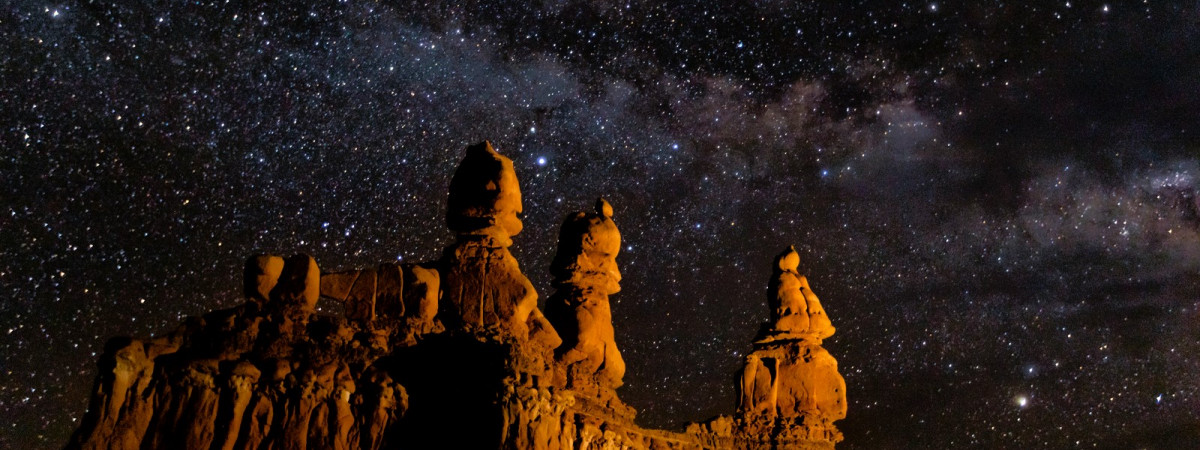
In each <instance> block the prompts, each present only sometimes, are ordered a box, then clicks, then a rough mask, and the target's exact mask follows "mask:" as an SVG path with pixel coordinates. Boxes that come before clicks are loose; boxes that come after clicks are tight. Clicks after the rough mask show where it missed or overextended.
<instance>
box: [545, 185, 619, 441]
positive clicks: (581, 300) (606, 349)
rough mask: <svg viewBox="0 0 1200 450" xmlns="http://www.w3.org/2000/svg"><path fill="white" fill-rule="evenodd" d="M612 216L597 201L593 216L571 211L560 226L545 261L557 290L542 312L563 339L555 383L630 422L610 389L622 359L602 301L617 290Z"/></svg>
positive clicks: (606, 305)
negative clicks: (551, 257)
mask: <svg viewBox="0 0 1200 450" xmlns="http://www.w3.org/2000/svg"><path fill="white" fill-rule="evenodd" d="M612 215H613V209H612V205H609V204H608V202H607V201H605V200H604V199H599V200H597V201H596V212H595V213H592V214H588V213H584V212H579V213H575V214H573V215H570V216H568V217H567V220H566V221H565V222H563V226H562V231H561V232H560V233H559V236H558V251H557V253H555V256H554V261H553V262H551V263H550V273H551V274H552V275H553V276H554V287H555V288H556V289H557V291H556V292H555V294H554V295H553V296H551V297H550V299H549V300H547V301H546V313H547V315H548V316H549V318H550V323H551V324H552V325H553V326H554V328H555V329H556V330H558V332H559V333H560V335H561V337H562V340H563V343H562V345H561V346H559V347H558V349H557V350H556V351H555V361H557V362H558V364H557V366H556V367H555V379H556V382H557V383H558V384H561V385H563V386H565V387H566V388H567V389H571V390H574V391H576V392H579V393H582V394H586V395H587V396H588V397H589V398H596V399H599V400H600V401H601V402H602V403H604V404H605V405H606V407H607V408H608V409H610V410H612V411H614V412H615V413H616V414H618V415H620V416H623V417H627V418H629V419H632V418H633V411H632V409H630V408H628V407H626V406H624V405H623V404H621V403H620V400H619V399H618V398H617V396H616V391H615V390H616V388H617V387H619V386H621V379H622V378H623V377H624V376H625V361H624V360H623V359H621V352H620V351H618V350H617V343H616V336H615V332H614V331H613V325H612V307H611V306H610V305H609V301H608V296H609V295H610V294H615V293H617V292H618V291H620V290H621V285H620V281H621V271H620V270H618V269H617V253H618V252H620V250H621V233H620V232H619V231H617V226H616V224H614V223H613V220H612Z"/></svg>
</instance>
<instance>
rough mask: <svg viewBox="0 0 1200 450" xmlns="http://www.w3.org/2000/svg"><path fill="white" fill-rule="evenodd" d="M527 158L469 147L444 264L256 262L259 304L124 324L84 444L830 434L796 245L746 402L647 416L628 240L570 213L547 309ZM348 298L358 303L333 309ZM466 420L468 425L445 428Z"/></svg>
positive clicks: (818, 316)
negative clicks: (623, 311) (531, 218)
mask: <svg viewBox="0 0 1200 450" xmlns="http://www.w3.org/2000/svg"><path fill="white" fill-rule="evenodd" d="M521 212H522V206H521V192H520V189H519V185H518V183H517V178H516V173H515V172H514V171H513V166H512V161H511V160H509V159H508V158H506V157H504V156H503V155H500V154H499V153H497V152H496V151H495V149H493V148H492V146H491V144H489V143H486V142H485V143H482V144H478V145H474V146H471V147H469V148H468V149H467V155H466V157H465V158H464V160H463V162H462V164H461V165H460V166H459V169H458V170H457V171H456V172H455V175H454V178H453V180H452V181H451V186H450V204H449V208H448V212H447V224H448V225H449V227H450V229H451V230H452V231H454V233H455V235H456V240H455V242H454V243H453V244H451V245H450V246H448V247H447V248H446V250H445V252H444V253H443V255H442V257H441V259H439V260H436V261H429V262H425V263H421V264H395V263H384V264H380V265H378V266H375V267H371V268H365V269H352V270H339V271H332V272H322V271H321V269H320V268H319V267H318V266H317V262H316V260H315V259H313V258H312V257H310V256H308V255H295V256H292V257H288V258H283V257H280V256H274V255H256V256H252V257H250V258H249V259H248V260H247V261H246V266H245V268H244V274H245V286H244V291H245V295H246V299H247V301H246V302H245V303H243V304H242V305H240V306H237V307H235V308H231V309H227V310H218V311H213V312H210V313H208V314H205V315H203V316H201V317H192V318H188V319H187V320H185V321H184V323H182V324H181V325H180V326H179V327H178V328H177V329H176V330H175V331H173V332H171V333H168V334H165V335H163V336H159V337H155V338H149V339H134V338H114V339H112V340H110V341H109V342H108V344H107V345H106V347H105V352H104V354H103V355H102V356H101V358H100V361H99V372H98V375H97V377H96V384H95V389H94V390H93V394H92V398H91V402H90V403H89V407H88V412H87V414H86V415H85V416H84V417H83V419H82V420H81V422H80V427H79V428H78V429H77V430H76V432H75V434H74V435H73V436H72V438H71V441H70V442H69V443H68V444H67V447H68V448H88V449H93V448H95V449H140V448H181V449H234V448H238V449H241V448H248V449H303V448H322V449H324V448H332V449H372V450H374V449H385V448H504V449H526V448H528V449H587V448H634V449H699V448H721V449H725V448H832V446H833V444H834V443H835V442H837V441H838V440H840V439H841V435H840V433H838V432H837V430H836V428H834V427H833V425H832V422H833V421H834V420H837V419H840V418H842V417H844V416H845V412H846V409H845V405H846V402H845V383H844V382H843V381H842V378H841V376H840V375H839V374H838V373H837V362H836V361H835V360H834V359H833V357H832V356H830V355H829V353H828V352H826V351H825V350H824V349H823V348H821V347H820V342H821V339H824V338H826V337H829V336H830V335H832V334H833V327H832V326H831V325H830V323H829V320H828V318H826V317H825V314H824V310H823V309H822V308H821V306H820V304H819V303H818V302H817V299H816V296H815V295H814V294H812V292H811V289H810V288H809V286H808V281H807V280H806V279H805V278H804V276H802V275H800V274H799V273H798V271H797V267H798V266H799V257H798V256H796V254H795V251H794V250H789V251H788V252H784V254H782V255H781V256H780V257H779V258H778V260H777V261H776V270H775V273H774V275H773V278H772V280H771V283H770V287H769V289H768V292H769V295H768V303H769V306H770V309H771V321H770V322H768V323H767V324H764V327H763V331H762V333H761V335H760V339H759V340H758V341H757V342H756V343H755V351H754V352H753V353H751V354H750V355H749V356H748V357H747V360H746V366H745V368H744V370H743V372H742V375H741V377H740V383H739V388H740V390H741V399H740V402H739V404H738V405H737V414H736V415H735V416H734V417H724V416H722V417H718V418H716V419H713V420H711V421H709V422H706V423H704V424H694V425H692V426H691V427H689V431H688V432H687V433H675V432H668V431H661V430H646V429H642V428H640V427H638V426H636V425H635V424H634V423H633V418H634V415H635V411H634V410H633V409H632V408H630V407H629V406H627V405H625V404H624V403H622V402H621V401H620V399H619V398H618V397H617V394H616V388H617V387H619V386H620V385H621V379H622V377H623V375H624V373H625V363H624V361H623V360H622V359H621V355H620V352H619V351H618V350H617V347H616V338H615V336H614V332H613V327H612V314H611V310H610V308H611V306H610V303H609V295H611V294H615V293H617V292H618V291H619V290H620V284H619V283H620V280H621V273H620V271H619V270H618V268H617V264H616V256H617V253H618V252H619V251H620V247H621V235H620V232H619V231H618V230H617V228H616V224H615V223H614V222H613V220H612V217H613V208H612V206H611V205H609V204H608V202H606V201H604V200H603V199H601V200H599V201H598V202H597V204H596V207H595V211H594V212H592V213H583V212H580V213H576V214H573V215H570V216H568V217H567V219H566V221H565V222H564V223H563V227H562V231H561V233H560V236H559V242H558V252H557V254H556V256H555V258H554V261H553V263H552V265H551V267H550V271H551V274H552V275H553V277H554V287H555V293H554V295H553V296H552V297H551V298H550V299H549V300H547V316H548V317H547V316H543V315H542V312H541V311H540V310H539V309H538V307H537V299H538V294H537V292H536V290H535V289H534V288H533V285H532V284H531V283H530V282H529V280H528V278H526V277H525V275H524V274H523V273H522V272H521V268H520V265H519V264H518V263H517V261H516V259H515V258H514V257H513V256H512V254H511V253H509V251H508V247H509V246H510V245H511V244H512V238H513V237H514V236H516V235H517V234H518V233H520V231H521V226H522V225H521V221H520V218H519V217H518V216H519V214H520V213H521ZM320 301H324V302H338V303H340V305H341V306H342V308H341V309H342V310H344V311H345V315H344V316H342V317H334V316H329V315H322V314H318V313H317V312H316V311H317V308H316V306H317V304H318V302H320ZM447 428H452V429H454V430H456V431H459V432H455V433H446V432H445V430H446V429H447Z"/></svg>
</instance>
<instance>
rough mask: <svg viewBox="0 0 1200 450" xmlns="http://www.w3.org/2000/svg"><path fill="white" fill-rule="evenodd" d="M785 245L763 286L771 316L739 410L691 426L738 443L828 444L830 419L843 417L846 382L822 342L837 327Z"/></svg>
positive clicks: (832, 433)
mask: <svg viewBox="0 0 1200 450" xmlns="http://www.w3.org/2000/svg"><path fill="white" fill-rule="evenodd" d="M799 266H800V255H799V254H797V253H796V249H795V248H792V247H789V248H788V249H787V250H785V251H784V252H783V253H781V254H780V255H779V256H778V257H776V258H775V267H774V268H773V269H774V270H773V273H772V275H771V280H770V282H769V283H768V288H767V304H768V305H769V306H770V312H771V320H770V321H769V322H767V323H764V324H763V326H762V330H761V331H760V332H759V336H758V338H757V339H756V340H755V342H754V351H753V352H751V353H750V354H749V355H747V356H746V360H745V365H744V367H743V369H742V374H741V377H740V379H739V385H738V396H739V403H738V410H737V414H736V415H735V416H734V417H733V418H729V417H720V418H717V419H714V420H713V421H710V422H709V423H707V424H698V425H696V426H694V427H692V431H693V432H696V433H699V434H709V435H711V436H719V437H725V436H728V437H727V438H726V439H728V440H730V441H731V442H732V443H733V445H734V446H735V447H738V448H795V449H832V448H833V446H834V444H836V443H838V442H840V441H841V440H842V434H841V432H839V431H838V430H837V427H835V426H834V425H833V422H834V421H837V420H840V419H843V418H845V417H846V382H845V380H844V379H842V375H841V374H839V373H838V370H837V360H836V359H834V358H833V356H832V355H830V354H829V352H828V351H826V350H825V349H824V348H822V347H821V341H822V340H823V339H825V338H827V337H829V336H832V335H833V332H834V328H833V324H832V323H831V322H830V320H829V317H827V316H826V315H825V309H824V308H822V307H821V303H820V302H819V301H818V300H817V296H816V294H814V293H813V292H812V288H811V287H809V285H808V279H807V278H806V277H805V276H804V275H801V274H800V273H799V271H798V269H799Z"/></svg>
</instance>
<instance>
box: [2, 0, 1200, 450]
mask: <svg viewBox="0 0 1200 450" xmlns="http://www.w3.org/2000/svg"><path fill="white" fill-rule="evenodd" d="M211 3H220V5H219V6H214V5H212V4H211ZM664 3H665V2H657V1H631V2H627V3H621V2H617V3H613V2H599V1H593V2H588V1H557V2H556V1H535V2H510V1H488V0H478V1H467V2H456V1H447V2H436V1H435V2H430V3H423V4H408V3H403V2H381V3H379V2H362V1H357V0H348V1H338V2H332V1H316V2H301V1H284V2H240V1H234V2H187V3H183V2H163V1H158V2H132V1H130V2H111V3H102V2H64V3H44V2H37V3H34V2H27V1H23V0H17V1H16V2H15V3H9V4H6V6H4V7H3V8H2V9H0V145H2V148H3V154H2V156H0V336H2V337H0V415H2V416H3V417H5V418H6V420H5V422H6V423H7V424H6V425H3V428H0V447H4V448H46V447H58V446H61V445H63V444H64V443H65V442H66V439H67V437H68V435H69V434H70V432H71V431H72V430H73V429H74V427H75V426H76V423H77V422H76V421H77V420H78V419H79V418H80V417H81V416H82V414H83V412H84V410H85V408H86V404H87V398H88V395H89V391H90V389H91V383H92V380H93V377H94V376H95V371H96V368H95V360H96V357H97V355H98V353H99V352H100V351H102V348H103V344H104V342H105V340H106V339H108V338H109V337H112V336H115V335H138V336H147V335H151V334H155V333H161V332H165V331H168V330H170V329H172V328H174V326H175V325H176V324H177V323H178V322H179V321H180V320H181V319H183V318H184V317H186V316H189V315H199V314H202V313H204V312H207V311H210V310H213V309H220V308H228V307H231V306H234V305H236V304H238V303H239V302H241V301H242V300H241V298H240V286H241V284H240V277H241V266H242V263H243V261H244V258H245V257H246V256H248V255H250V254H252V253H256V252H269V253H278V254H284V255H288V254H293V253H297V252H305V253H310V254H312V255H314V256H315V257H316V259H317V261H318V262H319V263H320V264H321V266H322V267H323V268H326V269H331V270H332V269H343V268H353V267H363V266H373V265H375V264H377V263H380V262H384V261H397V260H399V261H405V262H415V261H424V260H431V259H435V258H437V257H439V255H440V252H441V249H442V248H443V247H444V246H446V245H448V244H449V243H451V242H452V239H453V236H452V235H451V233H450V232H449V231H448V230H447V229H446V228H445V225H444V218H443V215H444V212H445V195H446V188H447V186H448V183H449V180H450V176H451V175H452V174H453V170H454V168H455V166H456V164H457V162H458V161H459V159H460V158H461V157H462V154H463V149H464V148H465V146H466V145H467V144H470V143H474V142H478V141H481V140H484V139H490V140H491V141H492V142H494V143H495V145H496V147H497V149H498V150H499V151H500V152H501V153H503V154H505V155H507V156H509V157H511V158H512V159H513V160H514V161H515V163H516V167H517V172H518V176H519V177H520V179H521V185H522V189H523V191H524V193H525V215H524V219H525V224H526V228H525V231H524V232H523V233H522V234H521V235H520V236H517V238H516V239H515V240H516V244H515V245H514V247H513V251H514V254H515V255H516V257H517V259H518V260H519V261H521V263H522V269H523V270H524V271H525V273H526V274H527V275H528V276H529V277H530V278H531V279H532V280H533V281H534V283H535V284H536V285H537V286H538V288H539V291H540V292H541V293H542V297H543V298H545V297H546V296H547V295H548V294H549V293H550V289H549V278H550V277H549V274H548V273H547V268H548V266H549V263H550V259H551V257H552V252H553V250H554V245H555V238H556V235H557V232H558V226H559V224H560V223H561V221H562V219H563V218H564V216H565V215H566V214H568V213H569V212H572V211H575V210H580V209H586V208H589V207H590V205H591V204H592V203H593V202H594V200H595V198H596V197H597V196H601V195H603V196H605V197H606V198H608V199H609V200H610V201H611V202H612V204H613V206H614V207H615V209H616V215H615V217H614V219H615V220H616V222H617V224H618V226H619V227H620V228H621V230H622V233H623V235H624V242H623V245H624V249H623V252H622V253H621V254H620V256H619V257H618V262H619V263H620V264H621V269H622V271H623V272H624V275H625V279H624V281H623V283H622V284H623V287H624V289H623V291H622V292H621V293H619V294H617V295H615V296H614V297H613V316H614V317H613V321H614V326H615V328H616V330H617V343H618V345H619V346H620V348H621V349H622V351H623V354H624V357H625V360H626V361H627V362H628V366H629V371H628V374H627V375H626V378H625V381H626V385H625V386H624V387H622V388H621V389H620V390H619V391H618V392H619V393H620V395H621V396H622V398H623V399H625V401H626V402H627V403H629V404H630V405H631V406H633V407H635V408H637V409H638V410H639V419H638V421H639V423H640V424H641V425H643V426H653V427H678V426H680V424H681V423H683V422H685V421H691V420H701V419H705V418H708V417H711V416H713V415H716V414H718V413H730V412H732V410H733V406H734V394H735V391H734V373H735V372H736V371H737V370H738V369H739V367H740V364H741V358H742V356H743V355H744V354H745V353H747V352H748V351H749V350H750V348H751V347H750V343H751V339H752V338H753V336H754V334H755V332H756V331H757V328H758V324H759V323H761V322H763V321H765V320H766V318H767V308H766V287H767V279H768V277H769V274H770V264H771V258H772V257H773V256H774V255H775V254H777V253H778V252H780V251H781V250H782V249H784V248H785V247H787V246H788V245H790V244H795V245H796V248H797V249H798V250H799V252H800V254H801V255H802V258H803V263H802V267H804V268H805V270H806V271H807V273H808V277H809V280H810V281H811V282H812V286H813V289H814V290H815V292H816V293H817V295H819V296H820V298H821V300H822V302H823V304H824V306H825V308H826V310H827V311H828V313H829V316H830V317H831V318H832V319H833V323H834V325H835V326H836V327H838V332H837V334H836V335H835V336H833V337H832V338H831V339H829V340H827V341H826V347H827V348H828V349H829V351H830V352H831V353H832V354H833V355H834V356H835V357H837V358H838V360H839V361H840V368H841V372H842V373H843V374H844V376H845V378H846V383H847V385H848V386H849V392H848V396H849V400H850V412H849V416H848V417H847V418H846V419H845V420H843V421H842V422H840V423H839V424H840V426H841V428H842V430H843V431H844V432H845V435H846V440H845V442H844V443H843V444H842V445H841V448H845V449H872V448H900V447H913V448H946V447H951V448H972V447H1004V448H1021V447H1027V446H1028V447H1052V448H1069V447H1101V448H1133V447H1146V448H1186V447H1188V446H1190V445H1194V443H1195V442H1196V441H1197V440H1200V377H1198V376H1197V374H1198V373H1200V295H1198V293H1200V200H1198V197H1197V194H1198V190H1200V186H1198V183H1200V115H1197V113H1196V111H1197V110H1198V109H1200V88H1198V87H1197V84H1196V82H1197V80H1200V25H1198V23H1200V4H1197V3H1196V2H1158V1H1154V2H1149V1H1146V2H1112V3H1108V4H1104V3H1098V2H1088V1H1080V2H1076V1H1070V2H1064V1H1059V2H1056V3H1051V2H998V1H975V2H940V1H937V2H925V1H917V2H908V3H902V2H837V1H822V2H793V1H786V0H775V1H757V2H742V1H728V2H724V1H722V2H712V1H695V2H672V4H664ZM1188 443H1192V444H1188Z"/></svg>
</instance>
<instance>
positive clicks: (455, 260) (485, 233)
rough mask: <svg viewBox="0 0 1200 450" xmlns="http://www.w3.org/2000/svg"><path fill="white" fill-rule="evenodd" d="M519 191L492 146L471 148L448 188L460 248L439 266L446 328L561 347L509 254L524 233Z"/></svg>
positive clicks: (450, 219)
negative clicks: (514, 241) (513, 242)
mask: <svg viewBox="0 0 1200 450" xmlns="http://www.w3.org/2000/svg"><path fill="white" fill-rule="evenodd" d="M521 211H522V205H521V188H520V186H519V185H518V184H517V175H516V171H515V170H514V169H513V164H512V160H510V159H508V158H507V157H505V156H504V155H501V154H499V153H496V150H495V149H493V148H492V144H491V143H490V142H483V143H480V144H476V145H472V146H470V147H468V148H467V155H466V157H465V158H463V160H462V162H461V163H459V165H458V170H456V171H455V172H454V178H453V179H452V180H451V181H450V200H449V204H448V206H447V211H446V223H447V224H448V225H449V227H450V229H451V230H452V231H454V232H455V234H457V235H458V241H457V242H455V243H454V245H451V246H450V247H448V248H446V251H445V253H444V254H443V256H442V260H441V275H442V278H441V280H440V281H441V287H442V301H443V303H444V304H445V306H446V310H447V311H448V312H449V313H450V314H449V316H448V317H443V318H442V321H443V322H445V323H447V325H453V326H455V327H459V328H462V329H465V330H468V331H471V332H476V333H481V334H482V335H488V336H496V337H498V338H500V339H507V338H516V339H521V340H529V341H532V342H535V343H539V344H543V345H544V346H546V347H547V348H548V349H549V348H554V347H556V346H558V344H559V343H561V342H562V340H561V339H560V338H559V336H558V334H557V333H556V332H555V331H554V328H553V327H551V326H549V325H546V324H544V323H541V322H543V321H544V320H545V319H544V318H543V316H542V314H541V312H540V311H538V312H536V313H535V311H536V310H537V298H538V294H537V290H535V289H534V288H533V283H531V282H530V281H529V278H526V277H525V274H523V273H521V267H520V265H519V264H518V263H517V260H516V258H513V256H512V254H511V253H509V251H508V247H509V246H510V245H512V237H513V236H516V235H517V234H518V233H520V232H521V229H522V224H521V219H520V218H519V217H517V215H518V214H520V213H521Z"/></svg>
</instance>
